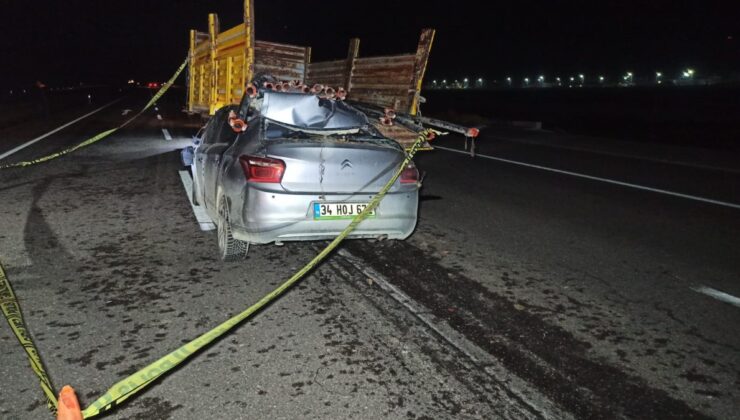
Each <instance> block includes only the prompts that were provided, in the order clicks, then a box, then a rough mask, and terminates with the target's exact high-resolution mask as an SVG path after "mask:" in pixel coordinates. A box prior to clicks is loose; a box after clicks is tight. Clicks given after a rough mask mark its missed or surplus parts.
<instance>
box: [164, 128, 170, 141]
mask: <svg viewBox="0 0 740 420" xmlns="http://www.w3.org/2000/svg"><path fill="white" fill-rule="evenodd" d="M162 134H163V135H164V139H165V140H172V136H171V135H170V132H169V130H167V129H166V128H163V129H162Z"/></svg>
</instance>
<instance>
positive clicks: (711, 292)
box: [691, 286, 740, 308]
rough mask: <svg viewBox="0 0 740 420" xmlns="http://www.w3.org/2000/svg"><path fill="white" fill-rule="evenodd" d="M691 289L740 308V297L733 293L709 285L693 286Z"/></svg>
mask: <svg viewBox="0 0 740 420" xmlns="http://www.w3.org/2000/svg"><path fill="white" fill-rule="evenodd" d="M691 290H693V291H695V292H698V293H702V294H705V295H707V296H710V297H713V298H715V299H717V300H719V301H722V302H725V303H729V304H730V305H735V306H737V307H738V308H740V298H737V297H735V296H732V295H731V294H728V293H725V292H722V291H719V290H717V289H712V288H711V287H707V286H699V287H692V288H691Z"/></svg>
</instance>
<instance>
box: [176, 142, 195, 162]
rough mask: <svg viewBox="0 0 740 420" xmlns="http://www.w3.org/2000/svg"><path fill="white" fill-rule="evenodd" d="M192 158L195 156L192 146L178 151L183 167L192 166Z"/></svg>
mask: <svg viewBox="0 0 740 420" xmlns="http://www.w3.org/2000/svg"><path fill="white" fill-rule="evenodd" d="M193 156H195V148H193V146H188V147H186V148H184V149H182V150H181V151H180V160H181V161H182V164H183V165H185V166H190V165H192V164H193Z"/></svg>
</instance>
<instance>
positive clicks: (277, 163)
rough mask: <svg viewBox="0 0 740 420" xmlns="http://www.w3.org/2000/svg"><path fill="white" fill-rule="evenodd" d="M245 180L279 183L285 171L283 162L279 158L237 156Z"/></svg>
mask: <svg viewBox="0 0 740 420" xmlns="http://www.w3.org/2000/svg"><path fill="white" fill-rule="evenodd" d="M239 163H240V164H241V165H242V169H243V170H244V176H246V177H247V181H252V182H273V183H280V181H282V179H283V174H284V173H285V162H283V161H282V160H280V159H272V158H268V157H260V156H249V155H244V156H240V157H239Z"/></svg>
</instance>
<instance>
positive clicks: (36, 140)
mask: <svg viewBox="0 0 740 420" xmlns="http://www.w3.org/2000/svg"><path fill="white" fill-rule="evenodd" d="M121 99H123V98H118V99H116V100H114V101H112V102H108V103H107V104H105V105H103V106H101V107H100V108H98V109H95V110H93V111H91V112H88V113H87V114H85V115H83V116H81V117H80V118H77V119H75V120H72V121H70V122H68V123H66V124H64V125H61V126H59V127H57V128H55V129H53V130H51V131H49V132H48V133H46V134H42V135H40V136H38V137H36V138H35V139H33V140H29V141H27V142H25V143H23V144H21V145H20V146H17V147H15V148H13V149H10V150H8V151H7V152H5V153H3V154H2V155H0V160H2V159H5V158H6V157H8V156H10V155H12V154H13V153H15V152H17V151H19V150H23V149H25V148H26V147H28V146H30V145H32V144H34V143H36V142H38V141H41V140H43V139H45V138H47V137H49V136H50V135H52V134H54V133H56V132H58V131H61V130H64V129H65V128H67V127H69V126H70V125H72V124H74V123H76V122H79V121H82V120H84V119H85V118H87V117H89V116H91V115H93V114H96V113H98V112H100V111H102V110H104V109H105V108H108V107H109V106H111V105H113V104H114V103H116V102H118V101H120V100H121Z"/></svg>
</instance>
